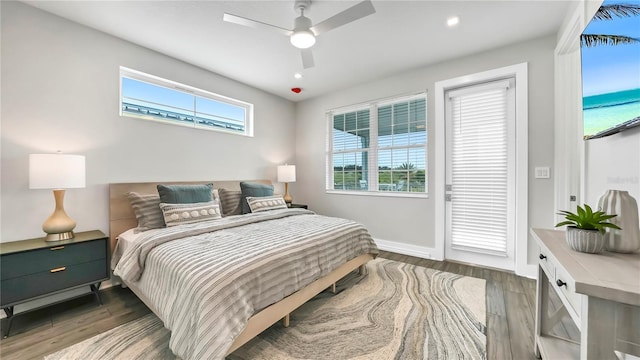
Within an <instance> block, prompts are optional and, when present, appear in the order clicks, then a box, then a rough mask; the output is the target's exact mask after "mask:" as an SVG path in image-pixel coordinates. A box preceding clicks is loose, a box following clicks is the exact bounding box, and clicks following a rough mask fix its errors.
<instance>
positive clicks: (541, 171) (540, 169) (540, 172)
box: [536, 166, 551, 179]
mask: <svg viewBox="0 0 640 360" xmlns="http://www.w3.org/2000/svg"><path fill="white" fill-rule="evenodd" d="M549 172H550V171H549V167H548V166H536V179H548V178H550V177H551V175H550V174H549Z"/></svg>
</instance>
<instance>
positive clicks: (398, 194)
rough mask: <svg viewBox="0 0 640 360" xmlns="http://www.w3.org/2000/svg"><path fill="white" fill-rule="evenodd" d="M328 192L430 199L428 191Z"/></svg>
mask: <svg viewBox="0 0 640 360" xmlns="http://www.w3.org/2000/svg"><path fill="white" fill-rule="evenodd" d="M325 193H327V194H336V195H356V196H378V197H396V198H414V199H428V198H429V194H428V193H406V192H394V191H349V190H325Z"/></svg>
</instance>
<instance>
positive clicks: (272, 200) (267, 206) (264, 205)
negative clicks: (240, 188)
mask: <svg viewBox="0 0 640 360" xmlns="http://www.w3.org/2000/svg"><path fill="white" fill-rule="evenodd" d="M247 203H248V204H249V208H251V212H252V213H254V212H260V211H269V210H277V209H286V208H287V203H286V202H285V201H284V199H283V198H282V196H280V195H278V196H262V197H251V196H247Z"/></svg>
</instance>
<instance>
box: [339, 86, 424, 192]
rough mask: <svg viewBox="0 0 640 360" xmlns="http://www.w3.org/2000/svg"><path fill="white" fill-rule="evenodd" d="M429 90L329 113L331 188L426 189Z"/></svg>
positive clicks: (422, 190)
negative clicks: (427, 92)
mask: <svg viewBox="0 0 640 360" xmlns="http://www.w3.org/2000/svg"><path fill="white" fill-rule="evenodd" d="M426 110H427V107H426V94H425V93H421V94H418V95H414V96H409V97H403V98H395V99H392V100H385V101H377V102H372V103H368V104H363V105H360V106H354V107H350V108H347V109H344V108H343V109H336V110H332V111H330V112H329V113H328V116H327V117H328V120H329V121H328V122H329V127H330V136H328V151H327V190H332V191H345V192H360V193H372V192H373V193H396V194H397V193H411V194H426V193H427V178H426V158H427V111H426Z"/></svg>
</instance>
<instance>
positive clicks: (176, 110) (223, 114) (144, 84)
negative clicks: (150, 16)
mask: <svg viewBox="0 0 640 360" xmlns="http://www.w3.org/2000/svg"><path fill="white" fill-rule="evenodd" d="M120 115H121V116H129V117H135V118H141V119H146V120H152V121H159V122H163V123H168V124H172V125H179V126H188V127H194V128H197V129H204V130H214V131H221V132H226V133H232V134H239V135H246V136H253V105H252V104H249V103H246V102H243V101H240V100H236V99H232V98H229V97H226V96H222V95H218V94H214V93H212V92H208V91H205V90H201V89H198V88H194V87H191V86H188V85H184V84H180V83H177V82H175V81H171V80H167V79H162V78H159V77H157V76H153V75H149V74H145V73H142V72H139V71H135V70H131V69H127V68H124V67H120Z"/></svg>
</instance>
